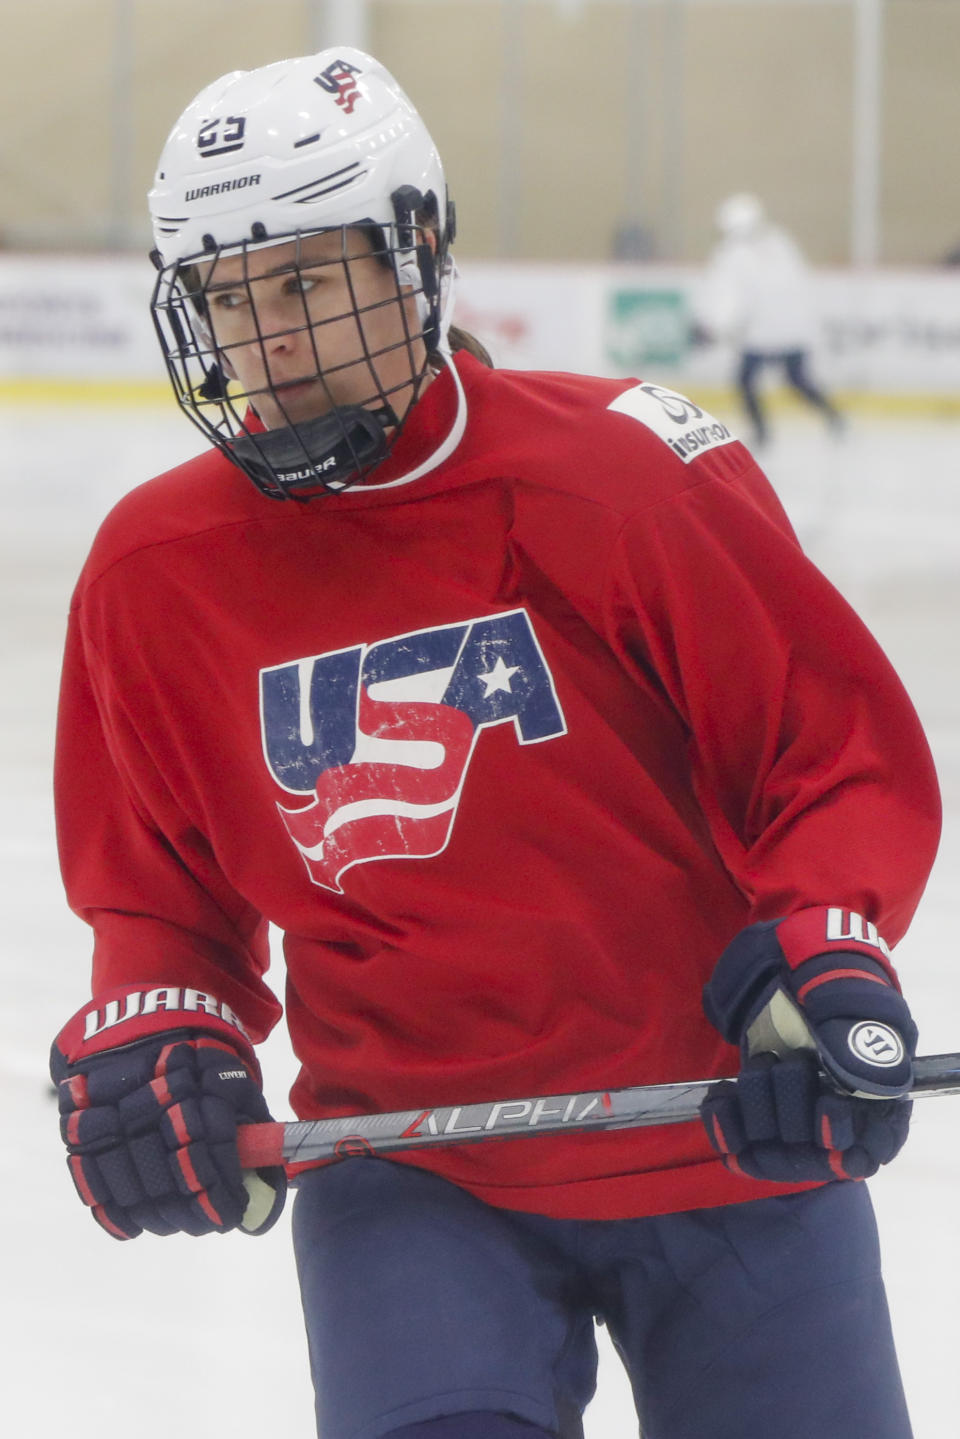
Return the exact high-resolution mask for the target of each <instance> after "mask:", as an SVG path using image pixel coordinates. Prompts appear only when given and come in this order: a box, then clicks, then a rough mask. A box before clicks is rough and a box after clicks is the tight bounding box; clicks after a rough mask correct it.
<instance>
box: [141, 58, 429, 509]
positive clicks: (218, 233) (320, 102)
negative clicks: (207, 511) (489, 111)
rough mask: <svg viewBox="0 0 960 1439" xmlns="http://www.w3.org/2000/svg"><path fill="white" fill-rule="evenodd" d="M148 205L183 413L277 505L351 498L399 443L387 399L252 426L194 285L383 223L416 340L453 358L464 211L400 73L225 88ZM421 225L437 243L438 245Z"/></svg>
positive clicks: (161, 309) (183, 137)
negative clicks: (321, 494) (390, 440)
mask: <svg viewBox="0 0 960 1439" xmlns="http://www.w3.org/2000/svg"><path fill="white" fill-rule="evenodd" d="M148 201H149V206H150V213H151V218H152V222H153V232H154V239H155V244H156V249H155V251H154V253H153V256H152V258H153V260H154V263H155V265H156V267H157V269H158V270H159V272H160V274H159V277H158V281H157V286H156V289H155V292H154V301H153V312H154V318H155V322H156V324H157V329H158V334H159V336H160V340H161V345H162V347H163V350H164V354H165V358H166V360H167V367H168V370H169V372H170V375H171V379H172V381H173V384H174V389H175V392H176V394H177V398H178V400H179V402H180V404H181V406H182V408H183V409H184V410H185V411H186V413H187V414H188V416H189V417H190V418H191V419H192V420H193V421H194V422H195V423H197V424H198V425H199V426H200V428H201V429H202V430H204V432H205V433H206V434H207V435H208V437H209V438H211V439H212V440H213V442H214V443H215V444H217V445H218V446H219V447H220V448H221V449H222V450H223V451H224V452H225V453H226V454H227V455H228V456H229V458H231V459H232V460H233V461H234V462H235V463H236V464H238V465H240V467H241V468H242V469H244V470H246V472H247V473H248V474H249V475H250V477H251V478H252V479H253V480H254V482H255V483H256V484H257V485H258V486H259V488H261V489H263V490H264V491H265V493H267V494H270V495H273V496H276V497H285V496H287V495H291V494H297V493H298V492H299V493H300V494H306V493H310V492H312V491H315V490H316V488H317V486H318V485H321V486H323V487H326V488H337V489H340V488H342V487H343V485H344V484H345V483H350V482H351V481H352V480H353V479H356V478H357V477H359V476H360V475H362V474H366V473H369V471H370V469H371V468H372V467H373V465H374V464H377V463H379V461H380V460H381V459H382V458H383V456H384V454H385V453H386V451H387V448H388V445H387V443H386V442H385V441H383V438H382V432H383V429H384V427H385V426H387V427H388V428H391V429H392V432H393V437H394V438H395V436H396V433H398V432H399V425H398V424H397V423H396V416H394V415H392V414H391V411H390V406H389V404H388V403H386V399H385V397H383V396H379V397H378V396H376V395H372V396H371V400H370V404H369V405H365V407H361V408H365V413H361V414H358V413H356V411H357V408H358V407H356V406H354V407H352V412H351V413H350V414H346V413H345V412H344V411H343V410H340V411H338V410H336V409H334V410H333V412H332V414H329V415H325V416H324V417H323V418H322V419H320V420H315V421H310V422H308V423H307V424H299V425H296V426H292V425H291V426H285V427H284V428H283V430H280V431H267V432H266V433H265V434H264V433H259V432H258V431H257V430H256V429H255V428H254V429H253V430H251V428H250V427H249V426H248V424H247V423H246V421H245V419H244V416H243V414H242V412H241V411H240V410H239V409H238V408H237V401H241V400H243V399H244V398H246V399H247V402H248V404H249V403H253V404H254V405H255V400H253V401H251V398H250V397H249V396H247V397H244V396H242V395H234V396H233V397H231V396H230V395H229V393H228V382H227V381H226V378H225V376H224V373H223V365H222V357H221V356H220V355H219V354H218V353H217V350H216V345H215V342H214V341H213V339H212V337H211V334H210V330H209V327H208V326H207V325H206V323H205V319H204V315H203V301H202V298H201V300H200V303H199V304H198V297H197V292H196V288H195V282H193V284H194V288H192V289H191V283H192V282H191V281H189V280H185V277H188V276H190V275H191V272H193V273H195V271H196V267H197V266H198V265H200V264H202V263H203V262H204V261H210V260H214V259H216V258H217V257H218V256H221V255H223V254H224V253H227V254H230V253H234V252H246V251H249V250H255V249H260V248H263V247H264V246H269V245H277V244H282V243H285V242H289V241H290V240H293V239H297V238H300V237H303V236H304V235H309V234H313V233H316V232H318V231H324V230H329V229H336V228H347V227H356V226H363V225H367V226H376V227H377V229H378V231H379V232H380V234H381V235H382V236H383V244H382V246H379V244H378V248H379V249H381V251H382V253H383V255H384V257H388V258H389V262H390V263H392V265H393V269H394V272H395V274H396V278H397V285H398V296H399V294H400V292H401V287H403V290H404V291H405V292H406V293H408V294H411V293H412V294H413V295H414V296H415V297H416V309H417V314H418V317H419V321H420V326H421V329H420V334H419V338H420V339H422V340H423V343H424V346H425V348H426V350H427V351H428V352H429V353H430V354H431V355H435V354H437V353H444V352H445V350H446V331H447V328H448V324H449V313H448V312H449V309H450V305H449V298H450V288H451V281H452V270H453V265H452V259H451V257H450V256H449V245H450V242H451V241H452V239H453V234H454V228H455V226H454V214H453V206H452V204H451V203H450V201H449V198H448V195H447V187H446V181H445V177H444V172H443V166H442V164H441V161H440V156H439V153H438V151H437V148H436V146H435V145H434V143H433V140H432V139H431V137H430V135H429V133H428V131H427V128H426V126H425V125H424V123H423V121H422V119H421V118H420V115H419V114H418V112H417V111H416V109H415V108H414V106H413V104H412V103H411V101H410V100H409V99H408V97H407V96H406V94H405V93H404V91H403V90H402V89H401V87H400V85H399V84H398V83H397V81H396V80H395V79H394V78H393V76H392V75H390V74H389V72H388V71H387V70H386V69H384V67H383V66H382V65H380V64H379V62H378V61H376V60H375V59H373V58H372V57H371V56H369V55H366V54H364V53H363V52H362V51H359V50H355V49H352V48H349V47H339V48H336V49H330V50H324V51H321V52H320V53H319V54H317V55H310V56H303V57H300V58H297V59H291V60H281V61H277V62H276V63H274V64H271V65H266V66H263V67H262V68H260V69H257V70H251V71H234V72H233V73H231V74H229V75H225V76H223V77H222V78H220V79H219V80H216V81H214V83H213V84H212V85H209V86H207V87H206V89H204V90H202V91H201V93H200V94H199V95H198V96H197V97H196V99H195V100H193V101H192V103H191V104H190V105H188V106H187V108H186V110H185V111H184V112H183V114H182V115H181V116H180V118H179V120H178V121H177V122H176V124H175V125H174V127H173V130H172V131H171V133H170V135H169V137H168V139H167V141H166V144H165V145H164V148H163V151H162V154H161V157H160V161H159V164H158V167H157V173H156V177H155V180H154V184H153V188H152V189H151V191H150V193H149V197H148ZM418 223H419V225H420V226H424V225H428V227H429V228H430V229H431V231H432V232H433V236H434V240H435V243H434V245H433V246H432V247H431V246H428V245H426V244H424V243H423V234H422V230H418V228H417V226H418ZM198 366H199V367H200V369H199V372H198V370H197V367H198ZM321 377H322V375H321ZM422 377H423V376H422V374H421V375H420V376H419V379H420V380H422ZM417 378H418V377H415V380H416V379H417ZM381 400H382V401H383V404H382V405H380V410H379V418H378V420H377V421H376V422H372V421H371V418H370V417H371V414H372V413H374V412H376V411H377V408H378V402H379V401H381ZM391 421H393V422H394V423H392V424H390V422H391Z"/></svg>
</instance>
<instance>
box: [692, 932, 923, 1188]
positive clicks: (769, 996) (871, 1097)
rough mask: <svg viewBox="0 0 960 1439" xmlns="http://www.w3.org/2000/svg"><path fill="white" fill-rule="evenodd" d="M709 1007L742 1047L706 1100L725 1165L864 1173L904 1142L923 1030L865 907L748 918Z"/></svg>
mask: <svg viewBox="0 0 960 1439" xmlns="http://www.w3.org/2000/svg"><path fill="white" fill-rule="evenodd" d="M704 1009H705V1011H706V1014H707V1017H708V1018H709V1019H710V1021H711V1022H712V1023H713V1024H714V1025H715V1026H716V1028H717V1029H718V1030H719V1031H720V1033H721V1034H722V1035H723V1037H724V1038H725V1039H726V1040H728V1041H729V1042H730V1043H731V1044H736V1045H738V1046H739V1048H740V1054H741V1069H740V1075H739V1078H738V1080H737V1083H736V1085H732V1084H730V1085H724V1086H721V1087H720V1088H718V1089H717V1090H716V1091H715V1093H713V1094H712V1095H711V1096H710V1097H709V1099H708V1100H707V1101H706V1103H705V1104H704V1106H703V1119H704V1123H705V1125H706V1127H707V1133H708V1135H709V1136H710V1140H711V1143H712V1144H713V1146H714V1148H715V1149H716V1150H717V1151H718V1152H719V1153H720V1155H721V1156H722V1158H723V1161H724V1163H725V1164H726V1165H727V1167H728V1168H729V1169H731V1170H733V1171H734V1172H736V1173H744V1174H748V1175H751V1176H753V1177H754V1178H758V1179H771V1180H776V1181H783V1182H787V1181H789V1182H796V1181H803V1180H829V1179H863V1178H865V1177H867V1176H868V1175H871V1174H875V1173H876V1171H877V1169H878V1168H879V1167H880V1165H881V1164H886V1163H888V1162H889V1160H891V1159H892V1158H893V1157H894V1155H895V1154H897V1153H898V1151H899V1150H900V1148H901V1147H902V1145H903V1144H904V1142H905V1140H906V1137H907V1130H908V1128H909V1124H910V1105H909V1104H904V1103H901V1102H900V1101H901V1100H902V1099H903V1097H904V1095H905V1094H906V1093H907V1092H908V1090H909V1089H910V1085H911V1079H912V1073H913V1066H912V1060H913V1056H914V1054H915V1053H916V1046H917V1030H916V1026H915V1024H914V1023H913V1020H912V1018H911V1016H910V1011H909V1009H908V1008H907V1004H906V1001H905V1000H904V998H903V996H902V994H901V993H900V987H899V984H898V981H897V977H896V974H895V972H894V970H893V967H892V965H891V964H890V959H889V951H888V950H887V947H886V945H885V944H884V943H883V940H882V939H881V938H880V937H879V935H878V934H877V931H876V928H875V927H874V926H873V925H871V924H869V923H867V922H866V921H865V920H864V919H862V918H861V916H859V915H857V914H853V913H851V912H850V911H849V910H843V909H839V908H833V907H827V906H823V907H817V908H812V909H806V910H801V911H800V912H798V913H797V914H794V915H791V916H790V917H789V918H788V919H783V920H778V921H771V922H768V923H763V924H755V925H751V926H750V927H749V928H748V929H745V930H743V931H742V932H741V933H740V934H739V935H738V936H737V937H736V939H735V940H734V941H733V943H732V944H730V945H729V946H728V947H727V949H726V950H725V951H724V953H723V954H722V955H721V957H720V960H719V961H718V963H717V966H716V969H715V970H714V973H713V976H712V978H711V980H710V983H709V984H708V985H707V987H706V989H705V991H704ZM824 1075H825V1076H826V1079H827V1081H828V1082H827V1083H825V1082H824V1078H823V1076H824Z"/></svg>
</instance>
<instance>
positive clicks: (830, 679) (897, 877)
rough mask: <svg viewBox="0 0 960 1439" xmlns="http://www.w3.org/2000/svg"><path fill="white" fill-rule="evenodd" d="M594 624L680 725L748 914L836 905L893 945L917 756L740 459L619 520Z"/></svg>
mask: <svg viewBox="0 0 960 1439" xmlns="http://www.w3.org/2000/svg"><path fill="white" fill-rule="evenodd" d="M691 478H692V477H691ZM607 622H608V624H609V626H610V634H611V638H612V642H613V643H614V645H615V646H616V647H617V648H618V650H619V652H620V653H621V656H622V658H623V660H624V663H626V664H628V665H633V666H637V667H639V668H641V669H642V670H643V671H644V672H645V673H646V674H647V676H648V677H651V676H652V677H654V679H655V682H656V683H657V684H658V685H659V686H660V687H661V688H662V690H663V692H664V695H665V698H666V699H667V700H668V701H669V703H670V704H671V705H672V706H673V708H674V709H675V710H676V712H677V713H678V714H679V716H680V717H681V720H682V722H683V724H684V726H685V727H686V731H687V735H688V748H689V761H690V766H691V772H692V776H693V784H694V787H695V790H696V795H697V799H698V802H699V804H700V806H701V808H702V809H703V811H704V813H705V815H706V817H707V820H708V823H709V825H710V830H711V834H712V837H713V840H714V843H715V845H716V847H717V850H718V852H719V854H720V856H721V858H722V860H723V862H724V864H725V865H726V867H727V869H728V871H729V872H730V874H731V875H732V877H733V878H734V880H735V881H736V883H737V884H738V886H739V887H740V889H741V890H742V892H743V893H744V895H745V896H746V897H747V898H748V900H749V902H750V904H751V909H752V913H751V921H750V922H754V921H756V920H761V919H772V918H776V917H779V916H781V915H786V914H789V913H792V912H794V911H795V910H797V909H801V908H804V907H805V906H808V905H814V904H833V905H842V906H848V907H850V908H851V909H854V910H856V911H857V912H859V913H861V914H864V915H865V916H867V917H868V918H870V919H871V920H872V921H873V922H875V923H876V924H878V926H879V928H880V931H881V933H882V934H884V936H885V937H886V938H887V940H888V942H890V943H895V942H896V940H897V939H899V938H900V937H901V936H902V934H903V932H904V930H905V929H906V926H907V924H908V922H909V920H910V917H911V915H912V913H913V910H914V908H915V907H916V904H917V902H918V900H919V898H920V895H921V892H922V890H923V887H924V884H925V882H926V878H927V875H928V873H929V870H930V867H931V865H932V863H933V858H934V854H935V851H936V845H937V839H938V835H939V825H940V802H939V793H938V789H937V782H936V777H935V773H934V768H933V762H932V759H931V756H930V753H929V749H928V747H927V743H926V740H925V738H924V735H923V731H922V729H921V725H920V722H919V719H918V717H917V715H916V713H915V711H914V708H913V706H912V704H911V702H910V700H909V698H908V697H907V695H906V693H905V691H904V688H903V686H902V685H901V683H900V681H899V679H898V677H897V675H896V674H895V672H894V671H893V669H892V667H891V665H890V663H889V661H888V660H887V658H886V657H885V655H884V654H883V652H882V650H881V649H880V647H879V645H878V644H877V642H876V641H875V640H874V639H873V637H872V636H871V635H870V633H869V632H868V630H867V629H866V627H865V626H864V625H863V623H862V622H861V621H860V619H859V618H858V617H857V616H856V614H855V613H854V612H853V611H852V609H851V608H850V606H849V605H848V604H847V603H846V601H845V600H844V599H843V597H842V596H841V595H840V594H839V593H838V592H837V590H836V589H835V588H834V587H833V586H832V585H831V584H830V583H829V582H828V581H827V579H826V578H825V577H824V575H823V574H822V573H821V572H820V571H819V570H818V569H817V568H816V567H815V566H814V565H813V564H812V563H811V562H810V561H809V560H808V559H807V558H806V557H805V556H804V554H803V553H802V551H801V549H800V547H799V545H798V544H797V542H796V539H795V537H794V536H793V534H792V532H791V531H790V528H789V525H788V524H787V523H786V522H785V519H784V517H783V514H782V511H781V510H780V508H779V505H778V502H777V501H776V499H775V497H774V496H773V493H772V491H771V490H770V487H769V486H768V485H767V482H766V480H765V478H764V477H763V475H762V474H761V472H760V471H759V470H758V469H757V468H756V466H755V465H750V466H748V467H741V468H740V470H739V472H733V473H732V472H730V471H728V472H727V473H726V474H724V473H718V472H717V470H712V471H711V470H710V469H709V468H708V469H707V470H706V475H705V477H704V478H703V479H702V480H700V482H699V483H692V484H690V485H689V486H688V487H687V488H686V489H684V490H683V491H682V492H681V493H679V494H676V495H675V496H673V497H671V498H670V499H668V500H664V501H662V502H660V503H659V504H656V505H654V506H652V507H651V508H650V509H649V510H647V511H646V512H644V513H641V514H638V515H635V516H633V517H632V518H630V519H629V520H628V521H627V522H626V523H625V524H624V526H623V528H622V531H621V534H620V537H619V541H618V543H617V545H616V549H615V554H614V559H613V564H612V568H611V572H610V576H609V586H608V591H607Z"/></svg>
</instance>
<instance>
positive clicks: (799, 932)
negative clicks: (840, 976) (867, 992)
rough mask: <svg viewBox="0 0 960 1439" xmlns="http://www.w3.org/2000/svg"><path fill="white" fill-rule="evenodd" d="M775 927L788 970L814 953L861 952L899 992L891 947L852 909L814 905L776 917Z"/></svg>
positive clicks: (802, 962) (872, 925)
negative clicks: (788, 914) (786, 916)
mask: <svg viewBox="0 0 960 1439" xmlns="http://www.w3.org/2000/svg"><path fill="white" fill-rule="evenodd" d="M776 929H777V942H778V943H779V945H780V949H781V950H782V952H783V957H784V959H785V960H786V962H787V964H788V966H789V967H790V969H792V970H796V969H799V967H800V966H801V965H802V964H804V963H805V962H806V961H807V960H808V959H810V958H812V957H813V956H814V955H817V956H819V955H824V954H857V955H862V956H863V957H864V958H865V959H871V960H872V961H873V963H874V964H876V965H879V967H880V969H881V970H882V971H883V973H884V975H885V976H886V978H887V979H888V980H889V982H890V983H891V984H892V985H893V987H894V989H895V990H896V991H897V992H898V993H900V981H899V979H898V978H897V972H896V970H895V969H894V967H893V964H892V962H891V959H890V950H889V949H888V948H887V945H886V944H885V943H884V941H883V940H882V939H881V937H880V935H879V934H878V932H877V926H876V925H875V924H871V923H870V922H869V920H866V919H864V918H863V916H862V915H859V914H857V913H855V911H853V910H851V909H841V908H839V907H838V906H835V905H826V904H821V905H816V906H814V907H812V908H810V909H801V910H798V911H797V912H796V914H791V915H790V916H789V917H788V918H787V919H781V920H779V921H778V922H777V926H776Z"/></svg>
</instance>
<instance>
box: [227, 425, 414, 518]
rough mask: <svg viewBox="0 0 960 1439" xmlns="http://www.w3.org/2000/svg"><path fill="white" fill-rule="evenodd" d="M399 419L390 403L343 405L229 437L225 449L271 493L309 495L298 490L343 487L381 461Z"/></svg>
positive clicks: (294, 496) (273, 495) (295, 496)
mask: <svg viewBox="0 0 960 1439" xmlns="http://www.w3.org/2000/svg"><path fill="white" fill-rule="evenodd" d="M396 423H397V418H396V416H395V415H394V413H393V411H392V410H391V409H390V408H389V407H385V408H383V409H380V410H366V409H364V408H363V406H362V405H340V406H338V407H337V409H335V410H331V411H330V412H329V414H326V415H320V416H319V417H318V418H317V419H315V420H304V421H303V422H302V423H300V424H297V425H286V426H284V427H283V428H282V429H277V430H264V431H263V433H262V434H247V435H240V436H238V437H236V438H234V439H230V440H227V441H225V448H226V449H227V450H228V451H229V453H230V455H231V456H232V458H233V459H234V460H235V461H236V463H237V464H238V465H239V466H240V468H241V469H242V470H244V471H245V472H246V473H247V474H248V475H249V476H250V478H251V479H252V480H253V482H254V484H255V485H256V486H257V488H258V489H259V490H262V492H263V493H264V494H265V495H269V496H270V497H271V498H272V499H277V500H280V499H286V498H292V499H298V498H301V497H302V498H307V495H306V494H303V495H298V493H297V492H298V491H301V492H303V491H306V492H308V494H309V493H313V494H315V493H316V491H317V490H318V489H326V490H339V489H343V487H344V486H345V485H346V484H348V483H349V481H350V480H352V479H355V478H356V477H357V475H358V474H363V473H364V472H366V471H368V470H371V469H372V468H373V467H374V465H378V464H379V463H380V461H381V460H382V459H384V457H385V456H386V454H387V451H388V449H389V445H388V443H387V434H386V432H387V427H388V426H390V427H392V426H395V425H396Z"/></svg>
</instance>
